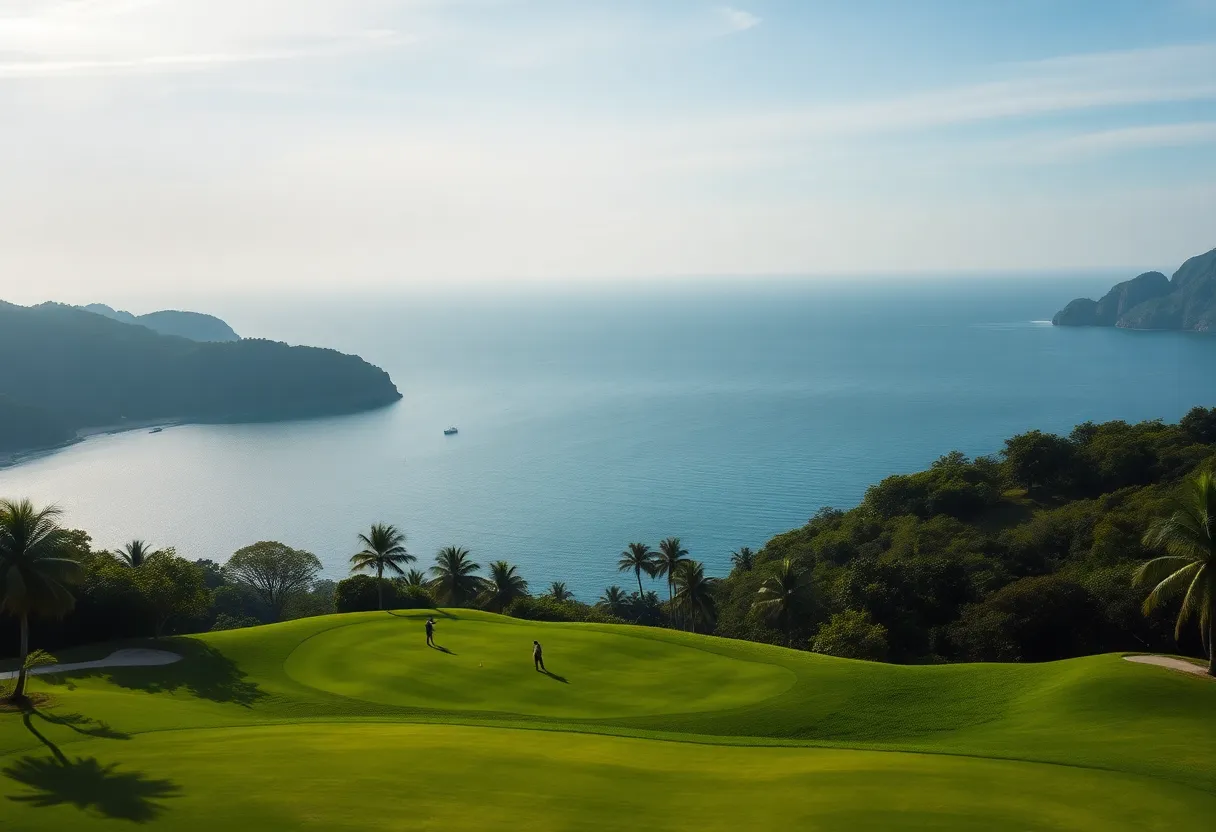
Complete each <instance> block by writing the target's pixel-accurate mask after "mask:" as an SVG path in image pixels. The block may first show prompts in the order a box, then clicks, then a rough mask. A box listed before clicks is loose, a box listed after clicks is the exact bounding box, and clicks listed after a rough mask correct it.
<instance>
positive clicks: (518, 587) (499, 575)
mask: <svg viewBox="0 0 1216 832" xmlns="http://www.w3.org/2000/svg"><path fill="white" fill-rule="evenodd" d="M527 594H528V582H527V581H525V580H524V579H523V577H522V576H521V575H520V574H519V567H517V566H512V565H511V564H509V563H507V562H506V561H505V560H496V561H494V562H493V563H491V564H490V577H489V578H487V579H486V581H485V589H484V590H483V591H482V605H483V606H484V607H485V608H486V609H487V610H489V611H490V612H502V611H503V610H505V609H506V608H507V607H508V606H510V604H511V602H512V601H514V600H515V599H516V598H522V597H524V596H525V595H527Z"/></svg>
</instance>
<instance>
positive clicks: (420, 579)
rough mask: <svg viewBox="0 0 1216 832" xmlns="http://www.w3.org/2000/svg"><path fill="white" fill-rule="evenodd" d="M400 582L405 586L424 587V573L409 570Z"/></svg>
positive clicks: (418, 570)
mask: <svg viewBox="0 0 1216 832" xmlns="http://www.w3.org/2000/svg"><path fill="white" fill-rule="evenodd" d="M401 580H402V581H403V582H404V583H405V585H406V586H411V587H423V586H426V573H425V572H423V571H422V570H421V569H411V570H410V571H409V572H406V573H405V577H404V578H402V579H401Z"/></svg>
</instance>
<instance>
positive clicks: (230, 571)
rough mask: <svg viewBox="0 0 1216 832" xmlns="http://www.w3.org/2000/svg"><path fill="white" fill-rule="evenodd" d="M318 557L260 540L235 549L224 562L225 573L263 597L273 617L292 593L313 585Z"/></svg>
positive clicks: (285, 603) (279, 614)
mask: <svg viewBox="0 0 1216 832" xmlns="http://www.w3.org/2000/svg"><path fill="white" fill-rule="evenodd" d="M321 569H322V566H321V561H319V560H317V556H316V555H314V554H313V553H312V552H305V551H304V550H302V549H293V548H291V547H290V546H287V545H285V544H282V543H279V542H278V541H275V540H263V541H261V542H258V543H254V544H253V545H251V546H246V547H245V548H243V549H238V550H237V551H236V552H234V553H233V554H232V557H230V558H229V559H228V562H227V563H226V564H224V574H225V575H227V576H228V578H229V580H231V581H232V582H233V583H236V584H240V585H241V586H244V587H246V588H248V589H249V590H250V591H252V592H253V593H254V594H255V595H256V596H258V597H259V598H261V599H262V601H263V602H264V603H265V604H266V606H267V607H268V608H269V609H270V614H271V616H272V617H273V619H274V620H275V621H278V620H280V619H281V618H282V617H283V608H284V607H286V606H287V602H288V601H289V600H291V598H292V597H294V596H295V595H298V594H299V593H302V592H307V591H308V590H309V589H310V588H311V587H312V582H313V581H314V580H315V579H316V577H317V573H318V572H320V571H321Z"/></svg>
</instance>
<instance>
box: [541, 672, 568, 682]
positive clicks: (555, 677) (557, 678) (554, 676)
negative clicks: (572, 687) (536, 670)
mask: <svg viewBox="0 0 1216 832" xmlns="http://www.w3.org/2000/svg"><path fill="white" fill-rule="evenodd" d="M541 673H543V674H545V675H546V676H548V677H549V678H550V679H553V680H554V681H556V682H561V683H562V684H563V685H568V684H570V680H569V679H567V678H566V677H565V676H558V675H557V674H556V673H554V672H553V671H552V670H542V671H541Z"/></svg>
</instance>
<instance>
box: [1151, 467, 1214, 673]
mask: <svg viewBox="0 0 1216 832" xmlns="http://www.w3.org/2000/svg"><path fill="white" fill-rule="evenodd" d="M1144 545H1145V546H1147V547H1149V548H1151V549H1159V550H1164V551H1165V552H1166V555H1165V556H1164V557H1159V558H1154V559H1153V560H1150V561H1149V562H1148V563H1146V564H1144V565H1143V566H1142V567H1140V569H1139V571H1137V572H1136V576H1135V583H1136V584H1137V585H1149V584H1151V585H1153V590H1152V592H1150V593H1149V594H1148V597H1147V598H1145V599H1144V612H1145V614H1146V615H1147V614H1148V613H1150V612H1152V611H1153V610H1155V609H1156V608H1157V607H1159V606H1161V604H1162V603H1164V602H1165V601H1166V600H1167V599H1168V598H1170V597H1171V596H1174V595H1178V594H1179V593H1182V592H1183V591H1184V590H1185V594H1184V595H1183V597H1182V608H1181V610H1180V611H1179V613H1178V623H1177V625H1176V626H1175V630H1174V637H1175V638H1179V637H1181V635H1182V628H1183V627H1184V626H1185V625H1186V622H1187V621H1189V620H1190V619H1191V618H1195V619H1197V621H1198V624H1199V637H1200V639H1201V640H1202V642H1203V645H1204V647H1205V648H1206V649H1207V651H1208V675H1210V676H1216V476H1214V475H1212V474H1209V473H1203V474H1200V475H1199V476H1197V477H1196V478H1195V479H1194V480H1192V481H1191V482H1190V484H1189V486H1188V488H1187V494H1186V495H1185V496H1184V497H1183V498H1182V499H1181V500H1180V501H1179V502H1178V504H1177V506H1176V508H1175V510H1174V513H1173V514H1172V515H1170V516H1169V517H1167V518H1164V519H1160V520H1157V521H1156V522H1154V523H1153V524H1152V525H1151V526H1150V527H1149V529H1148V532H1147V533H1146V534H1145V535H1144Z"/></svg>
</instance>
